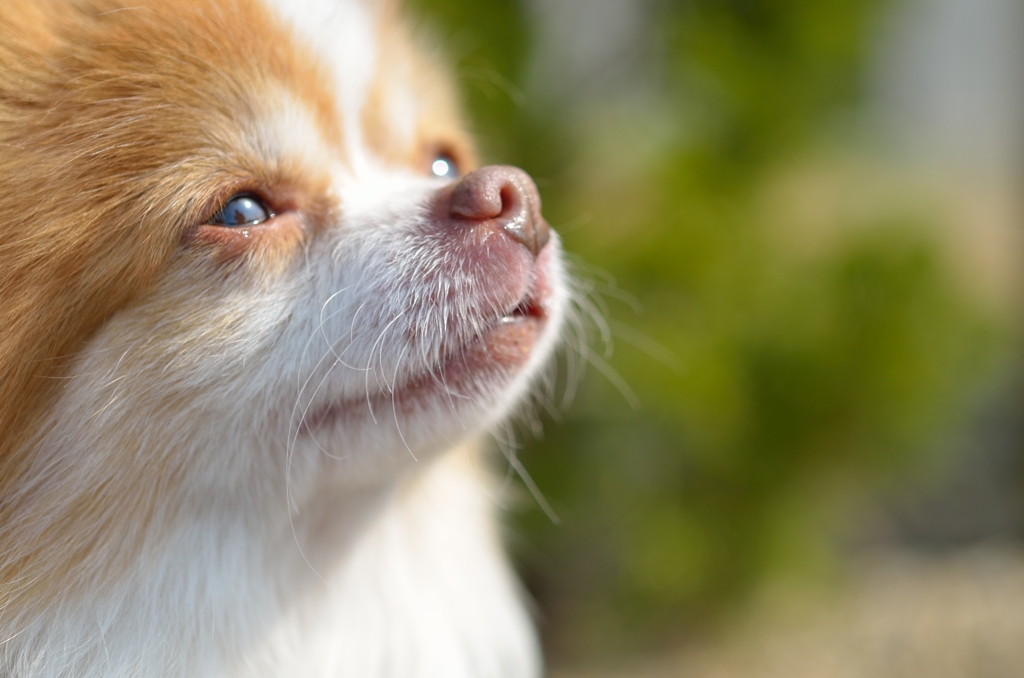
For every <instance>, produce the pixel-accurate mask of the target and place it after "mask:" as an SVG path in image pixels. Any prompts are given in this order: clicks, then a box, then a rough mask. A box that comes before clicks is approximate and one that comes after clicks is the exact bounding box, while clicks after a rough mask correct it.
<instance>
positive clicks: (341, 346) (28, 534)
mask: <svg viewBox="0 0 1024 678" xmlns="http://www.w3.org/2000/svg"><path fill="white" fill-rule="evenodd" d="M0 181H2V182H3V183H2V191H0V206H2V214H3V221H2V227H0V676H4V677H5V678H23V677H28V676H32V677H41V678H49V677H56V676H69V677H70V676H74V677H76V678H77V677H85V678H90V677H95V676H118V677H122V676H123V677H127V676H132V677H137V676H138V677H150V676H161V677H166V676H181V677H186V676H187V677H188V678H205V677H218V678H219V677H226V676H260V677H263V676H266V677H270V676H288V677H302V678H314V677H321V676H322V677H327V676H331V677H341V676H353V677H358V678H374V677H383V676H394V677H402V678H409V677H418V676H423V677H427V676H444V677H445V678H462V677H465V678H469V677H474V678H479V677H488V678H489V677H501V678H526V677H530V676H537V675H539V674H540V673H541V671H542V660H541V656H540V651H539V644H538V641H537V638H536V634H535V631H534V629H533V624H532V621H531V618H530V613H529V611H528V606H527V605H526V604H525V603H524V599H523V598H524V597H523V595H522V593H521V591H520V586H519V585H518V584H517V582H516V579H515V576H514V574H513V572H512V570H511V568H510V566H509V564H508V563H507V560H506V558H505V556H504V555H503V551H502V545H501V536H500V531H499V528H498V525H497V518H496V515H495V514H496V512H497V508H496V501H495V500H494V499H493V498H492V492H493V487H492V484H491V481H490V476H489V474H488V471H487V468H486V466H487V464H486V460H484V459H483V458H482V457H481V454H482V453H481V452H480V451H479V450H480V449H481V446H480V444H479V442H478V441H479V440H480V437H481V435H484V434H485V433H486V431H488V429H489V428H491V427H493V426H495V425H497V424H499V423H501V422H504V421H505V420H506V419H507V418H508V417H509V416H511V415H513V414H514V413H515V412H514V410H516V408H518V407H520V406H522V404H523V403H524V402H526V401H528V400H529V395H530V393H531V390H532V389H534V388H536V387H537V384H538V380H539V379H541V377H542V375H544V374H545V373H546V372H547V371H548V370H547V366H548V365H549V364H550V361H551V356H552V355H553V352H554V351H555V350H556V347H557V345H558V343H559V334H560V327H561V326H562V325H563V320H564V317H565V315H566V308H567V304H568V303H569V293H568V292H567V276H566V273H565V270H564V264H563V255H562V250H561V245H560V243H559V239H558V236H557V234H556V233H554V232H553V231H552V230H550V229H549V227H548V225H547V224H546V223H545V221H544V219H543V217H542V215H541V211H540V208H541V205H540V198H539V196H538V192H537V189H536V187H535V185H534V182H533V181H532V180H531V178H530V177H529V176H528V175H527V174H526V173H525V172H523V171H521V170H518V169H515V168H511V167H505V166H487V167H478V166H477V164H476V159H475V156H474V151H473V148H472V144H471V140H470V138H469V136H468V135H467V133H466V132H465V128H464V125H463V123H462V121H461V119H460V114H459V110H458V106H457V103H456V96H455V95H454V93H453V85H452V84H451V83H450V81H449V80H448V78H447V76H446V74H445V72H444V69H443V68H442V67H440V66H438V65H437V60H436V59H434V58H433V57H432V56H431V51H430V50H429V49H424V48H423V47H422V46H421V45H420V44H419V42H418V41H417V40H416V39H414V37H413V32H412V31H411V30H409V28H408V27H407V25H406V22H404V21H403V15H402V9H401V8H400V7H398V6H396V4H395V3H394V2H391V1H390V0H188V1H185V0H4V2H3V3H2V4H0Z"/></svg>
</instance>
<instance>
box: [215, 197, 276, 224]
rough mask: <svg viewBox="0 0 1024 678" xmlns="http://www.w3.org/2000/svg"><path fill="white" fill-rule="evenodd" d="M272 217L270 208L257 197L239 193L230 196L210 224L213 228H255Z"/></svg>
mask: <svg viewBox="0 0 1024 678" xmlns="http://www.w3.org/2000/svg"><path fill="white" fill-rule="evenodd" d="M273 216H274V215H273V213H272V212H271V211H270V208H269V207H267V205H266V203H264V202H263V201H262V200H261V199H260V198H259V197H258V196H255V195H253V194H252V193H239V194H237V195H234V196H232V197H231V199H230V200H228V201H227V202H226V203H225V204H224V206H223V207H221V208H220V211H218V212H217V214H215V215H214V217H213V219H212V220H211V221H210V223H211V224H212V225H214V226H227V227H228V228H238V227H239V226H256V225H257V224H261V223H263V222H264V221H267V220H268V219H270V218H271V217H273Z"/></svg>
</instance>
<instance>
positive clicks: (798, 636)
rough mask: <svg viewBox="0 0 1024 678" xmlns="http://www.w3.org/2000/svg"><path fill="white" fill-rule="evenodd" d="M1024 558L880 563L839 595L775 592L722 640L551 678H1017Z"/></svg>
mask: <svg viewBox="0 0 1024 678" xmlns="http://www.w3.org/2000/svg"><path fill="white" fill-rule="evenodd" d="M1022 601H1024V552H1022V551H1021V550H1020V548H1019V547H1017V546H999V545H986V546H979V547H975V548H973V549H971V550H968V551H964V552H958V553H954V554H950V555H945V556H934V555H933V556H923V555H921V554H919V553H917V554H913V553H899V552H890V553H876V554H874V555H871V556H866V557H863V558H862V559H860V560H859V561H858V562H857V563H856V564H854V565H853V566H852V567H851V572H850V579H849V583H848V584H847V585H845V586H843V587H842V588H839V589H836V590H833V591H831V592H829V593H820V592H819V594H818V595H816V596H815V595H813V594H810V593H809V592H808V591H807V590H799V591H795V592H794V591H782V590H779V591H776V592H775V593H774V594H772V595H769V596H767V597H766V599H765V600H762V601H760V602H759V603H757V604H756V605H754V606H753V608H752V610H751V611H750V612H749V613H748V615H746V616H745V617H744V618H741V619H738V620H737V621H736V622H735V623H734V625H733V626H732V628H731V629H730V630H728V631H727V632H726V633H724V634H723V637H722V638H720V639H718V640H716V641H713V642H712V643H709V644H708V645H707V646H701V647H691V648H689V649H684V650H682V651H677V652H675V653H670V654H669V655H668V656H666V657H660V658H658V659H655V660H652V661H650V662H646V663H645V662H637V663H634V664H631V665H629V666H623V667H619V669H618V670H592V671H589V672H587V671H582V672H555V673H553V674H552V678H620V677H621V678H627V677H628V678H923V677H925V676H927V677H928V678H1014V677H1016V676H1020V675H1021V672H1022V668H1021V667H1024V643H1021V638H1024V605H1022V604H1021V602H1022Z"/></svg>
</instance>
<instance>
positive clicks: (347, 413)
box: [302, 257, 553, 433]
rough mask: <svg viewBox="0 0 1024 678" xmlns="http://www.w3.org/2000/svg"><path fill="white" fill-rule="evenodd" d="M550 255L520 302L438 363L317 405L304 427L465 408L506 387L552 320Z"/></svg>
mask: <svg viewBox="0 0 1024 678" xmlns="http://www.w3.org/2000/svg"><path fill="white" fill-rule="evenodd" d="M544 258H545V257H541V258H539V260H538V261H537V262H536V263H535V265H534V266H533V271H532V275H531V278H532V279H531V282H530V285H529V288H528V290H527V292H526V293H525V294H524V296H523V297H522V299H521V300H520V301H519V302H518V303H517V304H516V305H515V306H514V307H512V308H511V309H509V310H508V311H506V312H505V313H503V314H502V315H500V316H497V317H495V318H494V319H493V320H492V321H490V322H489V323H487V324H486V325H484V327H483V329H482V330H480V331H479V332H477V333H476V334H474V335H472V336H471V337H468V338H465V339H463V340H461V341H458V342H457V343H454V344H453V345H451V346H449V347H448V348H447V350H445V351H444V354H443V357H442V358H441V359H440V360H438V361H437V362H436V363H435V364H434V365H433V366H432V367H430V368H429V369H426V370H424V371H423V372H421V373H419V374H418V375H414V376H412V377H411V378H409V379H407V380H405V381H401V382H400V383H398V384H391V385H389V386H384V387H382V388H380V389H377V390H376V392H373V391H372V390H371V392H369V393H367V394H366V395H365V396H361V397H355V398H352V399H347V400H341V401H335V402H333V403H328V404H325V405H324V406H322V407H320V408H316V407H314V408H313V409H312V410H311V411H310V412H308V413H307V415H306V416H305V417H304V420H303V423H302V429H303V430H304V431H305V432H308V433H313V432H315V431H317V430H319V429H322V428H324V427H326V426H329V425H333V424H334V423H336V422H337V421H339V420H349V421H351V420H353V419H356V418H363V417H365V416H373V415H374V413H376V412H377V411H388V412H392V411H393V412H394V413H411V412H413V411H415V410H417V409H420V408H422V407H424V406H428V405H429V404H430V403H432V402H433V403H441V404H442V405H444V406H446V407H448V408H459V407H460V405H462V404H469V403H473V402H475V401H476V400H478V399H479V398H480V397H481V396H484V395H486V394H487V393H489V392H494V389H501V388H503V387H505V386H506V385H507V384H508V383H509V382H510V381H511V380H512V378H514V377H515V375H516V374H518V373H519V372H520V371H522V370H523V369H524V368H525V367H526V366H527V364H528V363H529V362H530V360H531V358H532V357H533V356H534V353H535V350H536V347H537V343H538V340H539V339H540V338H541V336H542V334H543V332H544V329H545V328H546V326H547V325H548V322H549V319H550V312H549V304H550V303H551V300H552V296H553V295H552V288H551V285H550V281H549V277H548V270H547V269H548V266H547V265H546V263H545V262H543V259H544ZM374 383H376V382H374Z"/></svg>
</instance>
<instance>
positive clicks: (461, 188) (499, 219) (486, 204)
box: [449, 165, 550, 256]
mask: <svg viewBox="0 0 1024 678" xmlns="http://www.w3.org/2000/svg"><path fill="white" fill-rule="evenodd" d="M449 213H450V215H451V216H452V217H454V218H457V219H466V220H472V221H478V222H480V221H494V222H495V223H496V224H497V225H499V226H500V227H501V229H502V230H503V231H504V232H505V233H506V234H507V235H509V236H510V237H511V238H513V239H514V240H516V241H518V242H520V243H522V244H523V245H525V246H526V248H527V249H528V250H530V251H531V252H532V253H533V254H534V255H535V256H536V255H537V254H539V253H540V251H541V249H543V248H544V245H546V244H547V242H548V239H549V238H550V233H549V231H548V225H547V222H545V221H544V217H543V216H542V215H541V211H540V194H539V193H538V192H537V186H536V185H535V184H534V183H533V179H531V178H530V175H528V174H527V173H526V172H524V171H523V170H521V169H518V168H515V167H506V166H499V165H495V166H491V167H483V168H481V169H478V170H476V171H475V172H470V173H469V174H467V175H466V176H465V177H463V178H462V180H461V181H459V183H458V184H457V185H456V186H455V188H454V189H453V191H452V196H451V204H450V207H449Z"/></svg>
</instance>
